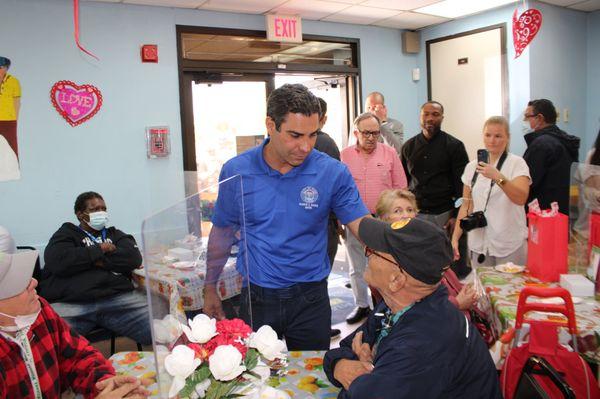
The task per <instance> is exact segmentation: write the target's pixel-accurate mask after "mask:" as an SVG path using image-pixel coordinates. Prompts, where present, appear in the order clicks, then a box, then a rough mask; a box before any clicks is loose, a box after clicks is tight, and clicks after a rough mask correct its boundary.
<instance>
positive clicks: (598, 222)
mask: <svg viewBox="0 0 600 399" xmlns="http://www.w3.org/2000/svg"><path fill="white" fill-rule="evenodd" d="M594 245H595V246H597V247H600V214H598V213H596V212H592V213H591V214H590V238H589V240H588V257H589V256H590V252H591V251H592V246H594Z"/></svg>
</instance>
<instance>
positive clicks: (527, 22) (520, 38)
mask: <svg viewBox="0 0 600 399" xmlns="http://www.w3.org/2000/svg"><path fill="white" fill-rule="evenodd" d="M517 11H518V10H517V9H515V12H514V13H513V20H512V28H513V44H514V46H515V58H517V57H519V56H520V55H521V53H522V52H523V50H525V47H527V46H528V45H529V43H531V41H532V40H533V38H534V37H535V35H537V33H538V32H539V31H540V28H541V26H542V13H541V12H540V11H539V10H536V9H535V8H530V9H529V10H527V11H525V12H524V13H523V14H521V16H520V17H519V18H518V19H517Z"/></svg>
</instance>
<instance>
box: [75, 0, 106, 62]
mask: <svg viewBox="0 0 600 399" xmlns="http://www.w3.org/2000/svg"><path fill="white" fill-rule="evenodd" d="M73 22H74V25H75V32H74V34H75V44H77V47H79V49H80V50H81V51H83V52H84V53H86V54H87V55H90V56H92V57H94V58H95V59H97V60H98V61H100V58H98V57H96V56H95V55H94V54H92V53H90V52H89V51H87V50H86V49H85V48H83V46H82V45H81V43H79V0H73Z"/></svg>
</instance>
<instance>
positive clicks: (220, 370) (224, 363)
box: [208, 345, 246, 381]
mask: <svg viewBox="0 0 600 399" xmlns="http://www.w3.org/2000/svg"><path fill="white" fill-rule="evenodd" d="M241 363H242V354H241V353H240V351H239V350H238V349H237V348H236V347H235V346H233V345H221V346H218V347H217V349H215V351H214V352H213V354H212V355H211V356H210V357H209V358H208V368H209V369H210V372H211V373H212V375H213V377H215V379H217V380H219V381H231V380H233V379H234V378H236V377H237V376H239V375H240V374H242V373H243V372H244V371H246V366H243V365H241Z"/></svg>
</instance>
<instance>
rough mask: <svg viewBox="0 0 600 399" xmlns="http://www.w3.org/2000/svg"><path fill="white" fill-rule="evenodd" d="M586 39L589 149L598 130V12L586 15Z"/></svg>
mask: <svg viewBox="0 0 600 399" xmlns="http://www.w3.org/2000/svg"><path fill="white" fill-rule="evenodd" d="M587 37H588V40H587V118H586V149H589V148H591V147H592V145H594V141H595V140H596V135H597V134H598V129H600V11H596V12H594V13H592V14H588V19H587ZM580 155H583V154H580Z"/></svg>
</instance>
